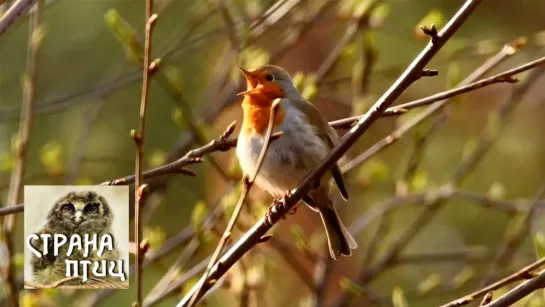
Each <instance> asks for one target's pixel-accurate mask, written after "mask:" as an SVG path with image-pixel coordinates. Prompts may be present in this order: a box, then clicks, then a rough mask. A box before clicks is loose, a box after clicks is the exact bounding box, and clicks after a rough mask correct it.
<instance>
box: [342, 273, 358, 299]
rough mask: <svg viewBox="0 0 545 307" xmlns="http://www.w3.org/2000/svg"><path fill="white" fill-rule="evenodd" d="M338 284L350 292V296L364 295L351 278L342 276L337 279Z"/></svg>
mask: <svg viewBox="0 0 545 307" xmlns="http://www.w3.org/2000/svg"><path fill="white" fill-rule="evenodd" d="M339 284H340V285H341V288H342V289H343V290H345V291H346V292H348V293H349V294H351V295H352V296H356V297H358V296H362V295H364V292H363V290H362V288H361V286H360V285H358V284H357V283H355V282H353V281H352V280H350V279H348V278H346V277H344V276H342V277H341V278H340V280H339Z"/></svg>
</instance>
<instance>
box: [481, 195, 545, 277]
mask: <svg viewBox="0 0 545 307" xmlns="http://www.w3.org/2000/svg"><path fill="white" fill-rule="evenodd" d="M544 197H545V185H543V186H542V187H541V188H540V189H539V191H538V192H537V194H536V196H535V197H534V201H533V202H532V204H531V205H530V207H529V208H528V211H527V212H524V219H523V220H522V221H520V223H521V224H520V226H519V227H518V228H517V230H516V232H513V233H511V234H510V235H509V236H508V237H506V242H505V244H504V245H503V247H502V248H501V250H500V252H499V253H498V255H497V256H496V259H494V261H492V263H490V266H489V268H488V272H486V274H485V276H484V277H483V279H482V282H481V285H486V284H488V283H490V282H491V281H492V280H493V279H494V278H495V277H496V276H497V275H496V272H497V271H498V270H499V268H507V267H509V263H510V262H511V260H512V259H513V257H514V256H515V253H516V252H517V251H518V250H519V248H520V247H521V245H522V243H523V242H524V238H525V237H527V236H528V231H529V229H530V224H531V222H532V218H533V217H534V213H535V212H536V211H537V210H538V209H539V203H540V200H541V199H542V198H544ZM507 232H509V229H508V230H507Z"/></svg>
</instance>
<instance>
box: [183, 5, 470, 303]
mask: <svg viewBox="0 0 545 307" xmlns="http://www.w3.org/2000/svg"><path fill="white" fill-rule="evenodd" d="M479 2H480V1H478V0H468V1H466V2H465V4H464V5H463V6H462V8H461V9H460V10H459V11H458V12H457V13H456V15H455V16H454V17H453V18H452V19H451V20H450V21H449V23H448V24H447V25H446V26H445V28H444V29H443V30H441V32H440V33H438V34H437V38H436V39H435V40H434V42H429V43H428V45H427V46H426V48H425V49H424V50H423V51H422V52H421V53H420V55H418V57H417V58H416V59H415V60H414V61H413V62H412V63H411V65H410V66H409V68H407V70H406V71H405V72H404V73H403V74H402V75H401V77H399V79H398V80H397V81H396V82H395V83H394V85H393V86H392V87H390V89H389V90H388V91H387V92H386V93H385V94H384V95H383V96H382V97H381V98H380V99H379V100H378V101H377V102H376V103H375V105H374V106H373V107H372V108H371V109H370V110H369V111H368V112H367V114H365V115H364V116H363V117H362V118H361V119H360V121H359V122H358V123H357V124H356V125H355V126H354V128H352V129H351V131H349V132H348V133H347V134H346V135H345V136H344V137H343V138H342V139H341V140H340V141H339V143H338V144H337V146H335V148H334V149H333V150H332V151H331V152H330V153H329V154H328V155H327V157H326V158H325V160H324V161H323V162H322V164H321V165H320V166H319V167H318V168H316V169H315V170H314V171H312V172H311V173H310V174H309V175H307V176H306V177H305V179H303V181H302V182H301V183H300V184H299V185H298V186H297V187H296V188H295V189H294V190H292V191H291V193H290V195H288V196H287V197H285V198H284V199H283V200H282V201H281V202H280V204H281V205H279V206H277V208H276V209H277V210H276V211H277V212H276V214H270V215H269V219H265V217H263V218H262V219H261V220H260V221H259V222H258V223H257V224H256V225H255V226H254V227H253V228H252V229H250V230H249V231H248V232H247V233H246V234H245V235H244V236H243V237H242V238H241V239H240V240H239V241H238V242H237V243H236V244H235V245H234V246H233V247H232V248H231V249H230V250H229V251H227V253H226V254H225V255H224V256H223V257H222V258H221V259H220V261H219V262H218V263H217V264H216V265H215V266H214V268H213V269H212V271H211V272H210V275H209V277H208V279H207V280H206V282H205V284H204V286H203V288H202V290H203V292H206V291H207V290H208V289H210V287H211V286H212V284H210V281H212V280H218V279H219V278H221V277H222V276H223V275H224V274H225V273H226V272H227V270H228V269H229V268H230V267H231V266H232V265H233V264H235V263H236V262H237V261H238V260H239V259H240V258H241V257H242V256H243V255H244V254H245V253H246V252H247V251H249V250H250V249H251V248H252V247H253V246H255V245H256V244H258V243H259V242H261V240H262V238H263V236H265V234H266V233H267V232H268V231H269V229H270V228H271V227H272V226H273V225H274V224H276V223H277V222H278V221H279V220H280V218H281V217H282V216H284V215H285V214H286V213H287V212H288V211H289V210H290V209H291V208H292V207H294V206H295V205H296V204H297V203H298V202H299V201H300V200H301V199H302V198H303V196H305V195H306V193H307V192H308V191H309V190H310V188H311V187H312V186H313V184H314V182H315V181H316V180H317V179H319V178H321V177H322V176H323V175H324V174H325V173H326V172H327V171H329V170H330V169H331V167H332V166H333V165H334V164H335V163H336V162H337V161H338V160H339V159H340V158H341V157H342V156H343V155H344V154H345V153H346V152H347V151H348V149H349V148H350V147H351V146H352V145H353V144H354V143H355V142H356V141H357V140H358V138H359V137H360V136H361V135H363V133H364V132H365V131H366V130H367V129H368V128H369V127H370V126H371V124H372V123H373V122H375V121H376V120H377V119H378V118H379V117H380V116H381V115H382V113H383V112H384V111H385V110H386V109H387V108H388V106H390V105H391V104H392V103H393V102H394V101H395V100H396V99H397V98H398V97H399V96H400V95H401V94H402V93H403V92H404V91H405V90H406V89H407V88H408V87H409V86H410V85H411V84H412V83H413V82H414V81H415V80H417V79H418V78H419V77H420V76H421V75H422V71H423V70H424V68H425V66H426V65H427V63H428V62H429V61H430V60H431V59H432V58H433V56H434V55H435V54H436V53H437V52H438V51H439V50H440V49H441V47H442V46H443V45H444V44H445V43H446V42H447V41H448V40H449V39H450V37H452V35H453V34H454V33H455V32H456V31H457V30H458V28H459V27H460V26H461V25H462V24H463V22H464V21H465V20H466V19H467V18H468V17H469V15H470V14H471V12H472V11H473V10H474V9H475V7H476V6H477V5H478V3H479ZM266 220H267V222H266ZM268 222H270V224H269V223H268ZM199 288H200V287H193V288H192V289H191V290H190V291H189V293H188V294H187V295H186V296H185V297H184V298H183V299H182V300H181V301H180V302H179V303H178V305H177V306H178V307H182V306H187V304H188V302H189V300H191V299H192V297H193V296H194V295H195V293H196V292H197V291H198V290H199ZM197 298H198V297H197Z"/></svg>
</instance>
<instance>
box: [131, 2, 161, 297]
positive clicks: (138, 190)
mask: <svg viewBox="0 0 545 307" xmlns="http://www.w3.org/2000/svg"><path fill="white" fill-rule="evenodd" d="M145 12H146V14H145V21H146V33H145V40H144V59H143V69H142V97H141V101H140V116H139V123H138V132H136V131H134V130H133V131H131V136H132V138H133V140H134V142H135V144H136V162H135V175H134V176H135V189H134V190H135V196H134V198H135V208H134V212H135V218H134V227H135V229H134V241H135V242H136V246H137V252H136V272H137V274H136V292H137V300H136V305H137V306H138V307H140V306H142V282H143V281H142V274H143V270H142V263H143V261H144V254H145V250H146V249H147V248H146V245H145V244H144V241H142V225H141V223H142V220H141V218H142V217H141V214H140V209H141V206H142V198H143V194H144V191H145V189H146V187H147V185H143V184H142V159H143V150H144V139H145V137H144V136H145V134H144V133H145V127H146V110H147V106H148V96H149V83H150V79H151V77H152V75H153V73H154V71H155V67H152V65H151V50H152V49H151V48H152V32H153V26H154V25H155V22H156V21H157V14H153V15H152V13H153V0H146V8H145Z"/></svg>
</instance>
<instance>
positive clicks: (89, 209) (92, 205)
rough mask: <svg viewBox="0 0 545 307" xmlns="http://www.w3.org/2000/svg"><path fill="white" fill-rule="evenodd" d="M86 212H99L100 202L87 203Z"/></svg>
mask: <svg viewBox="0 0 545 307" xmlns="http://www.w3.org/2000/svg"><path fill="white" fill-rule="evenodd" d="M84 210H85V213H97V212H98V204H97V203H89V204H87V205H85V208H84Z"/></svg>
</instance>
